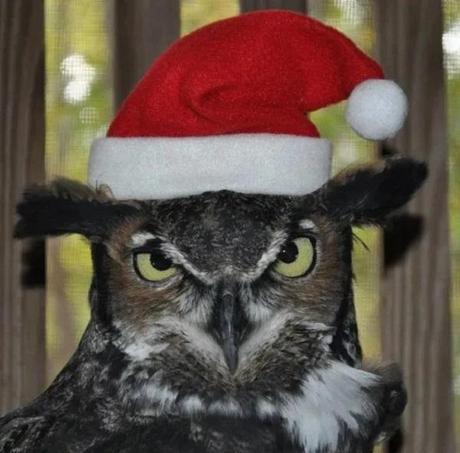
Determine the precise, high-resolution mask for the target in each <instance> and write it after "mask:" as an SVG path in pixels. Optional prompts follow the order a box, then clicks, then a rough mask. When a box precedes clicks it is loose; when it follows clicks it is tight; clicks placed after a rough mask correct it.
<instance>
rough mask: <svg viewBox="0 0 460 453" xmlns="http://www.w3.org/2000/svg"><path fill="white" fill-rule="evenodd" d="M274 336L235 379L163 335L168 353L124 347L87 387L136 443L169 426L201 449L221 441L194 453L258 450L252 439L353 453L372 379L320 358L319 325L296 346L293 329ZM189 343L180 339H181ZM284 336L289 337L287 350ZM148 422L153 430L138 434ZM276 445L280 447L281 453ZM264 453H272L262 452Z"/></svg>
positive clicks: (252, 350)
mask: <svg viewBox="0 0 460 453" xmlns="http://www.w3.org/2000/svg"><path fill="white" fill-rule="evenodd" d="M275 327H276V326H273V325H271V326H268V328H267V329H268V330H267V331H269V332H270V335H271V336H270V341H267V337H266V334H267V332H264V331H260V332H258V334H257V335H255V336H253V337H252V338H250V339H248V341H247V343H246V344H244V345H243V347H242V348H241V358H240V365H239V367H238V369H237V370H236V372H235V373H234V374H230V373H229V370H228V368H226V367H225V366H224V362H223V360H221V359H222V358H221V357H219V354H218V350H217V349H215V348H214V347H213V344H212V342H209V338H208V339H206V338H200V339H197V338H193V340H194V341H197V340H201V341H199V344H200V345H201V347H202V349H201V350H200V351H197V350H196V349H194V348H193V345H192V344H191V342H190V343H189V342H187V341H186V340H184V338H187V335H184V332H183V331H182V336H181V341H179V339H178V338H174V337H172V336H171V335H170V333H169V343H166V344H165V343H162V342H161V341H159V342H156V343H155V344H150V345H149V344H139V343H137V344H136V347H134V346H133V345H132V344H128V345H126V344H125V349H124V351H125V352H122V351H120V350H119V349H116V348H115V349H114V350H113V351H112V352H111V353H110V360H108V362H107V366H105V367H103V368H102V369H101V371H100V372H99V373H98V379H97V381H96V383H95V387H96V388H97V389H98V390H97V391H98V392H99V393H103V392H107V393H109V394H111V395H116V399H117V400H118V401H119V404H120V407H121V408H122V411H124V412H126V413H127V414H129V417H130V420H131V423H134V426H135V430H136V432H138V431H139V430H141V431H142V432H143V433H144V434H142V435H143V436H147V437H148V436H149V434H148V432H149V430H151V429H153V430H155V429H156V428H155V424H156V423H158V422H159V420H164V419H168V420H170V421H171V420H176V422H177V420H180V423H181V424H185V425H187V424H189V428H188V430H189V433H188V436H192V434H193V433H195V431H196V430H198V431H200V432H201V433H202V436H203V439H205V440H203V442H205V444H206V443H207V442H208V440H206V439H208V438H214V437H216V438H218V439H221V440H222V439H224V440H225V442H224V441H223V443H222V444H219V445H222V446H221V447H219V448H217V447H216V449H215V450H214V449H212V448H211V447H210V449H208V450H206V449H203V450H201V451H209V452H213V451H227V450H223V448H224V447H223V446H224V445H233V443H234V442H237V443H238V444H241V445H240V449H239V450H238V449H236V447H235V449H233V450H228V451H241V452H244V451H257V448H256V446H255V444H254V433H255V432H257V433H259V434H258V435H257V436H258V437H260V439H265V441H264V442H266V443H267V445H273V448H275V449H274V450H273V451H286V452H295V451H299V452H316V451H318V452H322V451H331V452H334V451H337V449H338V448H339V445H340V451H354V452H357V451H359V450H358V449H357V447H353V448H352V446H353V445H355V442H358V444H359V445H362V444H363V441H362V439H361V438H360V433H359V429H358V427H360V428H361V429H363V427H365V425H366V423H367V422H366V421H367V420H372V421H371V422H369V426H367V427H365V429H364V430H363V432H369V429H370V431H371V432H372V431H373V427H372V426H371V425H372V424H374V423H375V422H376V420H377V419H378V418H379V417H378V414H377V413H376V411H377V410H376V408H375V406H374V402H373V400H372V398H371V397H370V396H369V395H368V392H369V391H370V390H371V389H373V387H377V386H378V378H377V377H376V376H374V375H372V374H370V373H367V372H364V371H361V370H359V369H355V368H351V367H349V366H347V365H345V364H343V363H341V362H339V361H337V360H336V359H334V358H333V357H332V355H331V353H330V351H328V346H329V342H330V335H329V332H328V331H327V330H326V331H324V330H323V329H322V328H321V326H314V327H315V328H314V329H311V331H310V332H308V334H306V332H305V330H304V331H302V332H301V335H300V333H299V335H298V337H299V339H300V338H301V341H300V340H299V341H298V342H296V341H295V335H296V329H297V330H299V326H296V329H294V330H287V331H286V332H284V334H279V335H278V337H277V336H276V332H277V330H276V328H275ZM309 327H310V328H311V327H313V326H309ZM193 335H196V332H189V333H188V338H189V340H190V338H191V337H193ZM283 335H287V336H288V337H289V340H290V341H289V345H290V347H289V348H287V347H286V345H287V343H286V341H285V340H286V338H285V337H284V336H283ZM293 344H295V345H296V347H293ZM126 351H128V353H129V355H127V353H126ZM146 420H147V421H151V423H153V425H152V426H151V427H150V428H145V429H144V428H142V429H141V428H140V427H141V426H143V425H144V424H145V423H146ZM217 421H219V423H217ZM176 422H174V423H176ZM177 423H179V422H177ZM148 424H150V422H148ZM181 426H182V425H181ZM251 426H252V427H253V428H252V429H249V427H251ZM229 427H231V428H229ZM184 429H185V428H184ZM144 431H145V432H144ZM139 432H140V431H139ZM251 432H252V434H248V436H247V438H246V437H245V436H244V435H243V434H244V433H251ZM236 433H238V435H237V434H236ZM193 436H195V434H193ZM193 436H192V437H193ZM240 437H241V438H240ZM194 439H195V437H194ZM195 441H196V439H195V440H194V442H195ZM209 442H210V441H209ZM245 443H248V447H247V448H248V449H245V448H246V447H244V445H245ZM211 444H212V442H211ZM279 445H288V446H286V450H282V449H280V448H281V447H280V446H279ZM275 446H276V447H275ZM261 448H262V447H261ZM283 448H284V447H283ZM263 451H271V450H269V449H268V447H267V446H265V447H264V448H263Z"/></svg>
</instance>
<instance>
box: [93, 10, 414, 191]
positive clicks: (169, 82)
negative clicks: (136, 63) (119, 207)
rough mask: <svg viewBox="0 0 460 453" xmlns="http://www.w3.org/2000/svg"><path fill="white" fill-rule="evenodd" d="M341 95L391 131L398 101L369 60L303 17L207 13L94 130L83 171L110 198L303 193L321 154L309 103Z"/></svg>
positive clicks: (358, 123) (369, 126) (374, 135)
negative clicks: (99, 132)
mask: <svg viewBox="0 0 460 453" xmlns="http://www.w3.org/2000/svg"><path fill="white" fill-rule="evenodd" d="M345 99H348V104H347V109H346V117H347V120H348V122H349V124H350V125H351V127H352V128H353V129H354V130H355V131H356V132H357V133H358V134H360V135H361V136H363V137H366V138H369V139H384V138H387V137H391V136H392V135H394V134H395V133H396V132H397V131H398V130H399V128H400V127H401V125H402V123H403V121H404V118H405V115H406V111H407V101H406V98H405V95H404V93H403V92H402V90H401V89H400V88H399V87H398V85H396V84H395V83H394V82H392V81H390V80H385V79H384V78H383V73H382V70H381V68H380V66H379V65H378V64H377V63H376V62H375V61H374V60H372V59H371V58H369V57H368V56H366V55H365V54H364V53H363V52H362V51H361V50H359V49H358V48H357V47H356V46H355V45H354V44H353V43H352V42H351V41H350V40H349V39H348V38H347V37H345V36H344V35H343V34H341V33H339V32H338V31H337V30H335V29H333V28H331V27H328V26H326V25H323V24H322V23H320V22H318V21H316V20H314V19H311V18H309V17H306V16H303V15H300V14H296V13H292V12H286V11H262V12H255V13H249V14H244V15H240V16H238V17H234V18H230V19H226V20H223V21H219V22H215V23H213V24H210V25H208V26H205V27H203V28H201V29H199V30H197V31H195V32H194V33H191V34H190V35H188V36H185V37H184V38H182V39H180V40H179V41H177V42H176V43H175V44H174V45H173V46H172V47H170V48H169V49H168V50H167V51H166V52H165V53H164V54H163V55H162V56H161V57H160V58H159V59H158V60H157V61H156V62H155V63H154V64H153V65H152V67H151V68H150V70H149V71H148V72H147V74H146V75H145V76H144V78H143V79H142V80H141V81H140V82H139V84H138V85H137V86H136V87H135V89H134V91H133V92H132V93H131V94H130V95H129V96H128V98H127V99H126V101H125V102H124V103H123V105H122V107H121V109H120V111H119V112H118V114H117V116H116V117H115V119H114V120H113V122H112V124H111V125H110V128H109V131H108V134H107V137H105V138H102V139H99V140H96V141H95V142H94V144H93V146H92V149H91V156H90V163H89V182H90V184H92V185H94V186H100V185H102V184H104V185H108V186H109V187H110V188H111V190H112V192H113V194H114V196H115V197H116V198H119V199H161V198H174V197H181V196H188V195H193V194H198V193H202V192H205V191H216V190H222V189H227V190H233V191H238V192H246V193H265V194H283V195H302V194H306V193H309V192H312V191H314V190H316V189H317V188H319V187H320V186H321V185H322V184H324V183H325V182H326V181H327V180H328V179H329V174H330V161H331V147H330V143H329V142H328V140H326V139H324V138H320V137H319V134H318V131H317V129H316V127H315V125H314V124H313V123H312V122H311V121H310V120H309V119H308V113H309V112H313V111H315V110H317V109H320V108H322V107H325V106H327V105H329V104H333V103H336V102H339V101H342V100H345Z"/></svg>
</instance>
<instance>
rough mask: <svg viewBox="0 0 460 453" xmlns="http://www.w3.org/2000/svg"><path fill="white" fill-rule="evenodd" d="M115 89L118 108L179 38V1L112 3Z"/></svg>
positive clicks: (138, 0) (125, 0)
mask: <svg viewBox="0 0 460 453" xmlns="http://www.w3.org/2000/svg"><path fill="white" fill-rule="evenodd" d="M113 15H114V27H113V30H114V35H113V37H114V39H113V60H114V69H113V74H114V90H115V106H116V107H118V106H119V105H120V104H121V102H122V101H123V100H124V98H125V97H126V95H127V94H128V93H129V92H130V91H131V90H132V88H133V87H134V85H135V84H136V83H137V82H138V81H139V80H140V78H141V77H142V76H143V74H144V73H145V71H146V70H147V68H148V67H149V66H150V64H151V63H152V61H153V60H154V59H155V57H157V56H158V55H159V54H160V53H161V52H163V50H165V48H166V47H167V46H168V45H169V44H171V43H172V42H173V41H174V40H175V39H177V38H178V37H179V35H180V4H179V0H155V1H152V0H136V1H132V0H115V1H114V12H113Z"/></svg>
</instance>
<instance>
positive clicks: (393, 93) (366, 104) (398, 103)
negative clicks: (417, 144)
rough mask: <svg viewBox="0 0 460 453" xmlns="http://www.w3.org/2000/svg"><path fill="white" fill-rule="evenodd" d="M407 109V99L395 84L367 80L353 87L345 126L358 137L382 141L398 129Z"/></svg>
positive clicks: (381, 80) (389, 81)
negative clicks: (350, 128)
mask: <svg viewBox="0 0 460 453" xmlns="http://www.w3.org/2000/svg"><path fill="white" fill-rule="evenodd" d="M407 110H408V101H407V97H406V95H405V94H404V91H403V90H402V89H401V87H400V86H399V85H398V84H397V83H396V82H394V81H392V80H385V79H370V80H365V81H364V82H361V83H360V84H358V85H357V86H356V87H355V88H354V90H353V91H352V93H351V95H350V96H349V98H348V102H347V108H346V113H345V115H346V119H347V122H348V124H349V125H350V126H351V127H352V128H353V130H354V131H355V132H356V133H357V134H358V135H360V136H361V137H364V138H367V139H370V140H384V139H386V138H391V137H393V136H394V135H395V134H396V133H397V132H398V131H399V130H400V129H401V127H402V125H403V124H404V120H405V118H406V116H407Z"/></svg>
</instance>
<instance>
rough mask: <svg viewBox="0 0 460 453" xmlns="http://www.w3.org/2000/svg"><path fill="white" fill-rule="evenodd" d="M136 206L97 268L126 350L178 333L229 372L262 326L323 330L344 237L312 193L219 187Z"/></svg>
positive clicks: (340, 290)
mask: <svg viewBox="0 0 460 453" xmlns="http://www.w3.org/2000/svg"><path fill="white" fill-rule="evenodd" d="M138 207H139V212H138V213H137V215H135V216H134V217H132V218H126V219H125V220H123V221H122V222H121V223H120V225H119V227H118V228H116V229H115V230H114V231H113V232H112V233H111V235H110V236H109V238H108V239H107V240H106V241H105V242H104V245H105V247H106V251H107V253H106V254H104V259H103V263H102V266H103V267H104V269H105V275H106V276H107V278H108V281H109V284H108V288H107V291H108V299H109V300H110V304H111V313H112V316H113V319H112V322H113V324H114V326H116V328H117V329H119V331H120V333H121V335H122V337H123V338H124V340H125V341H126V344H127V345H128V346H127V347H128V348H129V347H132V348H134V344H135V343H136V341H137V339H143V341H144V342H147V343H149V342H151V343H152V344H154V343H157V342H158V343H161V342H163V338H164V337H165V336H166V335H174V336H181V335H182V333H183V334H184V338H183V339H185V341H187V342H190V343H193V342H196V344H190V345H189V349H190V350H192V349H193V348H196V349H197V350H200V349H202V347H203V337H206V339H207V341H206V343H208V342H210V343H215V346H216V349H217V348H220V349H222V353H223V356H224V360H225V362H226V364H227V366H228V368H229V369H230V370H231V371H232V372H233V371H235V369H236V368H237V367H238V362H239V361H240V357H239V356H240V351H242V352H248V351H246V349H247V347H248V345H249V343H251V341H252V342H254V337H255V336H257V335H260V333H261V332H262V331H264V330H265V326H268V325H270V326H272V325H273V323H276V322H277V323H279V328H282V324H283V323H287V322H288V320H289V322H290V323H294V322H297V323H304V324H311V325H316V326H320V325H321V326H322V327H323V328H324V329H328V328H330V329H331V332H332V330H333V328H334V325H335V321H336V317H337V311H338V310H339V308H340V306H341V304H342V302H343V300H344V297H345V296H346V291H347V288H348V282H349V279H350V277H351V269H350V234H351V233H350V227H349V226H348V225H347V224H343V223H341V222H340V220H338V219H332V218H328V216H327V215H326V214H325V213H322V212H321V210H320V209H319V208H318V205H317V200H316V199H315V197H281V196H261V195H243V194H238V193H234V192H228V191H222V192H210V193H205V194H202V195H198V196H194V197H189V198H186V199H178V200H172V201H171V200H170V201H161V202H142V203H140V204H139V206H138ZM189 330H193V332H194V333H195V336H193V335H190V334H189ZM159 332H162V333H161V335H160V336H161V338H158V336H159ZM272 333H273V334H274V335H275V336H276V332H275V331H273V330H272ZM154 338H157V341H154V340H153V339H154ZM206 343H205V344H206ZM265 346H266V345H264V347H265ZM251 353H254V351H251Z"/></svg>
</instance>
